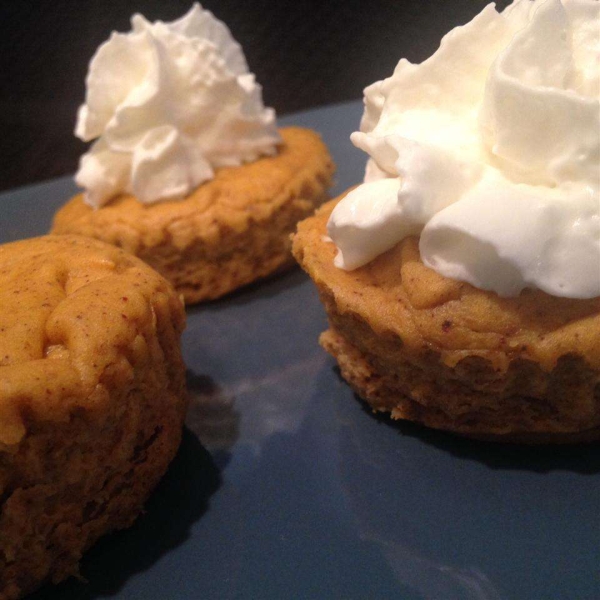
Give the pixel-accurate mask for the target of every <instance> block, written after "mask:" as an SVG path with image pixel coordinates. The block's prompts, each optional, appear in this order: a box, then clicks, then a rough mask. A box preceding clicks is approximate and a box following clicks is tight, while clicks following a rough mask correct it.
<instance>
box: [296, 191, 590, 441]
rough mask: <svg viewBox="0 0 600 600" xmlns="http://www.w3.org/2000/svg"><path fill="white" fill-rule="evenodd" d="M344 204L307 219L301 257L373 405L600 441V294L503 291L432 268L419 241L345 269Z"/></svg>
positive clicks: (333, 350) (331, 332)
mask: <svg viewBox="0 0 600 600" xmlns="http://www.w3.org/2000/svg"><path fill="white" fill-rule="evenodd" d="M339 201H340V199H336V200H332V201H331V202H329V203H327V204H326V205H325V206H323V207H322V208H321V209H320V210H319V211H318V213H317V214H316V216H314V217H312V218H310V219H307V220H305V221H303V222H302V223H300V224H299V227H298V233H297V234H296V235H295V237H294V241H293V252H294V255H295V257H296V259H297V260H298V262H299V263H300V265H301V266H302V268H303V269H304V270H305V271H306V272H307V273H308V274H309V275H310V277H311V278H312V279H313V281H314V282H315V284H316V285H317V287H318V290H319V294H320V297H321V300H322V301H323V304H324V306H325V309H326V311H327V315H328V319H329V329H328V331H326V332H325V333H323V334H322V336H321V344H322V345H323V347H324V348H325V349H326V350H327V351H328V352H329V353H330V354H332V355H333V356H334V357H335V358H336V360H337V361H338V364H339V367H340V370H341V373H342V376H343V377H344V379H346V380H347V381H348V382H349V383H350V385H351V386H352V387H353V389H354V390H355V391H356V392H357V393H358V394H359V395H360V396H361V397H362V398H364V399H365V400H366V401H367V402H368V403H369V404H370V405H371V406H372V407H373V408H374V409H375V410H377V411H383V412H389V413H391V416H392V417H393V418H395V419H406V420H410V421H415V422H419V423H422V424H424V425H427V426H429V427H434V428H438V429H444V430H449V431H453V432H456V433H459V434H463V435H468V436H474V437H480V438H486V439H497V440H505V441H517V442H530V443H535V442H577V441H587V440H592V439H598V438H600V298H593V299H572V298H559V297H555V296H550V295H549V294H546V293H545V292H542V291H540V290H535V291H533V290H525V291H524V292H522V293H521V294H520V295H519V296H517V297H513V298H501V297H499V296H498V295H497V294H495V293H494V292H487V291H483V290H478V289H477V288H475V287H473V286H472V285H470V284H468V283H465V282H459V281H454V280H451V279H448V278H445V277H443V276H441V275H439V274H438V273H435V272H434V271H433V270H431V269H429V268H428V267H426V266H425V265H424V264H423V262H422V261H421V258H420V256H419V250H418V238H415V237H409V238H406V239H405V240H403V241H402V242H400V243H399V244H397V245H396V246H394V248H392V249H391V250H389V251H388V252H386V253H384V254H381V255H380V256H378V257H377V258H375V259H374V260H373V261H371V262H370V263H369V264H367V265H365V266H363V267H360V268H358V269H355V270H353V271H345V270H343V269H339V268H337V267H336V266H335V265H334V257H335V254H336V248H335V246H334V245H333V244H332V243H331V242H329V241H328V239H327V237H326V224H327V220H328V219H329V217H330V215H331V212H332V210H333V209H334V208H335V206H336V204H337V203H338V202H339Z"/></svg>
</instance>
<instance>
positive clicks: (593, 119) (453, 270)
mask: <svg viewBox="0 0 600 600" xmlns="http://www.w3.org/2000/svg"><path fill="white" fill-rule="evenodd" d="M599 67H600V2H598V0H562V2H561V1H560V0H533V1H531V0H518V1H516V2H514V3H513V4H511V5H510V6H509V7H508V8H506V9H505V10H504V11H502V12H497V11H496V9H495V6H494V5H493V4H490V5H488V6H487V7H486V8H484V9H483V11H482V12H481V13H480V14H479V15H478V16H476V17H475V18H474V19H473V20H472V21H471V22H470V23H468V24H467V25H465V26H463V27H457V28H456V29H454V30H452V31H451V32H450V33H449V34H447V35H446V36H445V37H444V38H443V40H442V42H441V45H440V48H439V49H438V51H437V52H436V53H435V54H434V55H433V56H431V57H430V58H429V59H428V60H426V61H424V62H423V63H421V64H418V65H415V64H411V63H410V62H408V61H407V60H401V61H400V62H399V63H398V65H397V67H396V69H395V71H394V74H393V75H392V76H391V77H390V78H388V79H385V80H383V81H378V82H376V83H374V84H373V85H371V86H369V87H367V88H366V89H365V112H364V115H363V118H362V121H361V126H360V131H359V132H355V133H353V134H352V136H351V139H352V142H353V143H354V144H355V145H356V146H357V147H358V148H361V149H362V150H364V151H365V152H367V153H368V154H369V156H370V158H369V160H368V162H367V168H366V173H365V179H364V183H363V184H362V185H360V186H359V187H358V188H356V189H355V190H353V191H351V192H350V193H349V194H348V195H347V196H346V197H345V198H344V199H343V200H342V201H341V202H340V203H339V204H338V205H337V206H336V208H335V210H334V211H333V213H332V215H331V218H330V220H329V223H328V233H329V236H330V237H331V239H332V240H333V242H334V243H335V244H336V246H337V248H338V254H337V256H336V259H335V264H336V265H337V266H338V267H340V268H343V269H348V270H350V269H355V268H357V267H360V266H362V265H364V264H366V263H368V262H369V261H371V260H372V259H373V258H375V257H376V256H377V255H379V254H381V253H382V252H385V251H386V250H388V249H390V248H392V247H393V246H394V245H396V244H397V243H398V242H399V241H400V240H402V239H403V238H404V237H406V236H409V235H420V243H419V247H420V252H421V258H422V260H423V262H424V263H425V264H426V265H427V266H428V267H430V268H432V269H434V270H435V271H437V272H438V273H440V274H441V275H443V276H445V277H449V278H451V279H457V280H461V281H467V282H469V283H471V284H472V285H474V286H476V287H478V288H480V289H484V290H491V291H494V292H497V293H498V294H499V295H501V296H514V295H518V294H519V292H520V291H521V290H522V289H523V288H526V287H528V288H537V289H541V290H543V291H545V292H547V293H549V294H552V295H555V296H564V297H570V298H591V297H596V296H600V198H599V195H598V190H599V187H600V104H599V99H600V75H599Z"/></svg>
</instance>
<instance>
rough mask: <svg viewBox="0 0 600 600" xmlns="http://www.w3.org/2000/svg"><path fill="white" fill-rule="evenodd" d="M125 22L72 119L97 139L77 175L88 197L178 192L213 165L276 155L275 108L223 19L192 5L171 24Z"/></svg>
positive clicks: (207, 175)
mask: <svg viewBox="0 0 600 600" xmlns="http://www.w3.org/2000/svg"><path fill="white" fill-rule="evenodd" d="M131 26H132V30H131V31H130V32H129V33H116V32H114V33H113V34H112V35H111V37H110V38H109V40H108V41H106V42H105V43H104V44H102V45H101V46H100V47H99V48H98V50H97V52H96V54H95V55H94V57H93V58H92V60H91V63H90V68H89V72H88V76H87V80H86V81H87V92H86V102H85V104H83V105H82V106H81V107H80V109H79V113H78V118H77V125H76V128H75V135H76V136H77V137H79V138H80V139H82V140H84V141H91V140H96V141H95V142H94V144H93V145H92V147H91V149H90V150H89V152H87V153H86V154H84V155H83V156H82V158H81V161H80V165H79V171H78V172H77V175H76V182H77V183H78V185H80V186H81V187H83V188H85V200H86V202H87V203H88V204H90V205H91V206H94V207H99V206H102V205H103V204H106V203H107V202H108V201H109V200H110V199H111V198H113V197H114V196H116V195H118V194H121V193H129V194H133V195H134V196H136V197H137V198H138V199H139V200H140V201H141V202H147V203H151V202H156V201H159V200H163V199H179V198H183V197H185V196H187V195H188V194H189V193H190V192H191V191H192V190H193V189H194V188H195V187H197V186H198V185H199V184H201V183H202V182H204V181H206V180H209V179H211V178H212V177H213V176H214V170H215V169H216V168H219V167H225V166H238V165H240V164H242V163H245V162H249V161H253V160H255V159H257V158H258V157H260V156H262V155H273V154H275V152H276V146H277V144H278V143H279V142H280V141H281V140H280V137H279V134H278V132H277V129H276V124H275V111H274V110H273V109H272V108H265V106H264V105H263V102H262V92H261V87H260V86H259V85H258V84H257V83H256V81H255V78H254V75H253V74H252V73H250V72H249V71H248V65H247V64H246V59H245V57H244V54H243V52H242V49H241V47H240V45H239V44H238V43H237V42H236V41H235V40H234V39H233V37H232V36H231V33H230V32H229V29H228V28H227V27H226V25H225V24H224V23H222V22H221V21H218V20H217V19H215V17H214V16H213V15H212V14H211V13H210V12H208V11H206V10H203V9H202V7H201V6H200V5H199V4H194V6H193V7H192V9H191V10H190V11H189V12H188V14H187V15H185V16H184V17H182V18H181V19H179V20H177V21H174V22H172V23H163V22H162V21H157V22H155V23H150V22H148V21H147V20H146V19H145V18H144V17H142V16H141V15H139V14H136V15H134V16H133V17H132V19H131Z"/></svg>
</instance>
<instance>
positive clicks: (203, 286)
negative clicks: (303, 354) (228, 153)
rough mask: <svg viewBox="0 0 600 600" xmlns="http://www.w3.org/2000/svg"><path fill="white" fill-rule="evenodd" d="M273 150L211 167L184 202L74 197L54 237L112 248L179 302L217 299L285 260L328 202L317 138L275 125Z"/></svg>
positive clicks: (327, 165)
mask: <svg viewBox="0 0 600 600" xmlns="http://www.w3.org/2000/svg"><path fill="white" fill-rule="evenodd" d="M280 133H281V136H282V138H283V144H282V145H281V147H280V151H279V153H278V154H277V155H276V156H273V157H266V158H262V159H259V160H257V161H255V162H253V163H249V164H246V165H242V166H240V167H231V168H223V169H219V170H217V172H216V174H215V178H214V179H213V180H212V181H209V182H206V183H204V184H202V185H201V186H199V187H198V189H197V190H196V191H195V192H194V193H193V194H192V195H190V196H189V197H188V198H186V199H184V200H181V201H166V202H159V203H156V204H142V203H140V202H138V201H137V200H136V199H135V198H134V197H132V196H120V197H118V198H116V199H115V200H113V201H112V202H111V203H109V204H108V205H107V206H104V207H102V208H100V209H98V210H94V209H92V208H90V207H89V206H87V205H86V204H85V203H84V201H83V197H82V195H78V196H75V197H74V198H73V199H72V200H70V201H69V202H68V203H67V204H66V205H65V206H63V207H62V208H61V209H60V210H59V212H58V213H57V214H56V216H55V219H54V224H53V228H52V232H53V233H76V234H80V235H85V236H89V237H93V238H97V239H101V240H104V241H106V242H109V243H111V244H114V245H115V246H119V247H121V248H123V249H125V250H127V251H128V252H131V253H132V254H135V255H136V256H139V257H140V258H141V259H142V260H144V261H145V262H147V263H148V264H149V265H151V266H152V267H154V268H155V269H156V270H157V271H158V272H159V273H161V274H162V275H164V276H165V277H166V278H167V279H168V280H169V281H170V282H171V283H172V284H173V285H174V287H175V289H176V290H177V291H178V292H179V293H181V294H183V296H184V298H185V301H186V303H187V304H192V303H195V302H199V301H201V300H210V299H214V298H218V297H220V296H222V295H224V294H226V293H228V292H231V291H232V290H234V289H237V288H239V287H241V286H243V285H246V284H248V283H250V282H252V281H255V280H257V279H260V278H262V277H265V276H267V275H270V274H271V273H275V272H277V271H280V270H283V269H286V268H288V267H290V266H292V265H293V264H294V261H293V259H292V256H291V253H290V246H291V242H290V234H291V233H292V232H293V231H294V230H295V227H296V224H297V222H298V221H299V220H301V219H303V218H305V217H307V216H309V215H310V214H312V213H313V212H314V210H315V208H317V207H318V206H320V205H321V204H322V203H323V202H324V201H325V200H326V199H327V190H328V188H329V187H330V185H331V181H332V176H333V172H334V165H333V161H332V160H331V157H330V156H329V152H328V151H327V148H326V147H325V145H324V144H323V142H322V141H321V139H320V137H319V136H318V134H316V133H315V132H313V131H310V130H308V129H301V128H297V127H289V128H284V129H281V130H280Z"/></svg>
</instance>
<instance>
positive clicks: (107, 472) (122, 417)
mask: <svg viewBox="0 0 600 600" xmlns="http://www.w3.org/2000/svg"><path fill="white" fill-rule="evenodd" d="M184 325H185V313H184V307H183V304H182V302H181V300H180V298H179V297H178V296H177V294H176V292H175V291H174V290H173V288H172V286H171V285H170V284H169V283H168V282H167V281H166V280H165V279H164V278H163V277H161V276H160V275H159V274H158V273H156V272H155V271H153V270H152V269H151V268H150V267H149V266H148V265H146V264H145V263H143V262H142V261H141V260H139V259H137V258H135V257H133V256H131V255H129V254H127V253H125V252H123V251H122V250H120V249H118V248H115V247H114V246H111V245H109V244H106V243H104V242H100V241H98V240H93V239H90V238H85V237H80V236H46V237H40V238H34V239H29V240H24V241H20V242H14V243H10V244H5V245H1V246H0V348H2V352H1V356H0V598H2V599H3V600H15V599H17V598H20V597H21V596H23V595H24V594H26V593H28V592H30V591H32V590H34V589H35V588H37V587H38V586H39V585H41V584H42V583H43V582H45V581H53V582H55V583H56V582H59V581H61V580H63V579H65V578H66V577H68V576H70V575H74V574H75V575H76V574H77V573H78V563H79V560H80V559H81V556H82V554H83V552H84V551H85V550H86V549H87V548H89V547H90V546H92V545H93V544H94V543H95V542H96V541H97V540H98V538H99V537H101V536H102V535H105V534H106V533H108V532H110V531H114V530H116V529H122V528H124V527H128V526H130V525H131V524H132V523H133V521H134V520H135V518H136V517H137V516H138V515H139V514H140V512H141V511H142V508H143V505H144V502H145V501H146V499H147V497H148V495H149V494H150V492H151V491H152V489H153V488H154V487H155V486H156V484H157V483H158V481H159V479H160V478H161V477H162V475H163V474H164V472H165V470H166V469H167V466H168V464H169V463H170V461H171V459H172V458H173V457H174V455H175V453H176V451H177V448H178V446H179V443H180V440H181V433H182V427H183V420H184V416H185V411H186V406H187V395H186V391H185V367H184V364H183V361H182V358H181V350H180V336H181V333H182V331H183V328H184Z"/></svg>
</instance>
